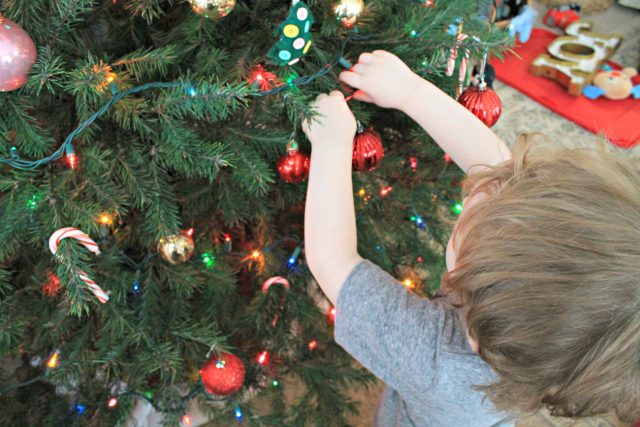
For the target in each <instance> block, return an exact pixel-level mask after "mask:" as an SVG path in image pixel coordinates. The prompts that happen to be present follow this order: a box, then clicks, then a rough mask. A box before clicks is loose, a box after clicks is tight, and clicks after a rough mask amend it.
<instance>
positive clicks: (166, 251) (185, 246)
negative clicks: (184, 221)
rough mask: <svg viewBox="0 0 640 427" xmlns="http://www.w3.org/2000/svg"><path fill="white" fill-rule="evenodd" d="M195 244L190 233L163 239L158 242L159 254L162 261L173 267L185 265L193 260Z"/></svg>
mask: <svg viewBox="0 0 640 427" xmlns="http://www.w3.org/2000/svg"><path fill="white" fill-rule="evenodd" d="M194 249H195V244H194V243H193V239H192V238H191V236H190V235H189V234H188V233H183V234H175V235H173V236H169V237H163V238H162V239H160V241H159V242H158V252H160V256H161V257H162V259H164V260H165V261H167V262H168V263H169V264H172V265H180V264H184V263H185V262H187V261H188V260H189V258H191V255H193V251H194Z"/></svg>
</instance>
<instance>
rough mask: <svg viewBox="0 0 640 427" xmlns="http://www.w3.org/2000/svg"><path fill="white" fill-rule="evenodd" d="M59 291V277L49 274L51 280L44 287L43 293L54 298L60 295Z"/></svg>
mask: <svg viewBox="0 0 640 427" xmlns="http://www.w3.org/2000/svg"><path fill="white" fill-rule="evenodd" d="M59 289H60V279H58V276H56V275H55V274H53V273H49V279H48V280H47V283H45V284H44V285H42V293H44V294H45V295H47V296H50V297H52V296H54V295H56V294H57V293H58V290H59Z"/></svg>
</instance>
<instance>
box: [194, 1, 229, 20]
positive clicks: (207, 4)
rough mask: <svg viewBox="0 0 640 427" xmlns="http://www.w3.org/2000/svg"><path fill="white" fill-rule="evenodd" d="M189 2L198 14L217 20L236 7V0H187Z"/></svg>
mask: <svg viewBox="0 0 640 427" xmlns="http://www.w3.org/2000/svg"><path fill="white" fill-rule="evenodd" d="M189 4H190V5H191V8H192V9H193V11H194V12H195V13H197V14H198V15H200V16H204V17H205V18H207V19H213V20H218V19H222V18H224V17H225V16H227V15H228V14H229V13H230V12H231V11H232V10H233V8H234V7H236V0H189Z"/></svg>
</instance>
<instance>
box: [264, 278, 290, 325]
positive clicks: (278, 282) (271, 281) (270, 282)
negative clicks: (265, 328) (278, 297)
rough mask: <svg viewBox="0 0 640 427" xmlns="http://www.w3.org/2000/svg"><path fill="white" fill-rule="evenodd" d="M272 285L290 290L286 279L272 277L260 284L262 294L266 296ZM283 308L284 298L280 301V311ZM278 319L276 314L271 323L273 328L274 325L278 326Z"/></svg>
mask: <svg viewBox="0 0 640 427" xmlns="http://www.w3.org/2000/svg"><path fill="white" fill-rule="evenodd" d="M272 285H282V286H284V287H285V289H286V290H289V289H291V286H290V285H289V281H288V280H287V279H285V278H284V277H280V276H274V277H271V278H269V279H267V280H265V282H264V283H263V284H262V293H263V294H266V293H267V292H268V291H269V288H270V287H271V286H272ZM283 307H284V298H283V299H282V301H280V309H282V308H283ZM279 318H280V314H276V315H275V316H274V318H273V321H272V322H271V326H273V327H274V328H275V327H276V325H277V324H278V319H279Z"/></svg>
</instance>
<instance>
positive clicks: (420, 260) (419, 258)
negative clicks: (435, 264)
mask: <svg viewBox="0 0 640 427" xmlns="http://www.w3.org/2000/svg"><path fill="white" fill-rule="evenodd" d="M417 261H418V262H419V263H420V264H422V257H421V256H419V257H418V259H417Z"/></svg>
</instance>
